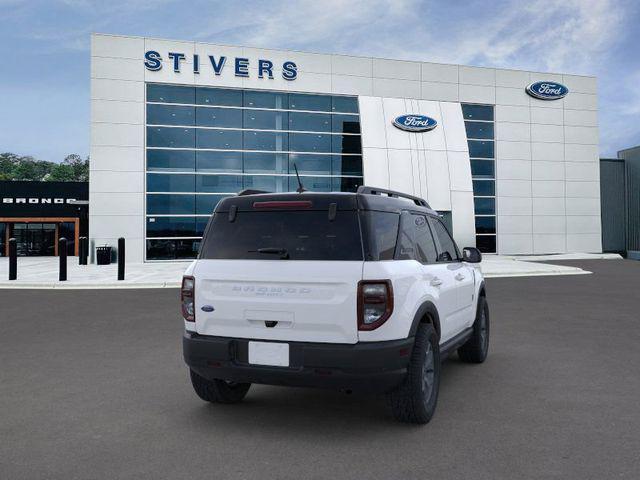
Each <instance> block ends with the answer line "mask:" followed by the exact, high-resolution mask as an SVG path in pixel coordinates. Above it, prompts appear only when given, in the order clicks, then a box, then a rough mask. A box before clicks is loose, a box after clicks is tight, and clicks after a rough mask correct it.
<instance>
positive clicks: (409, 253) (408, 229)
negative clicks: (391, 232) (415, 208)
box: [394, 212, 417, 260]
mask: <svg viewBox="0 0 640 480" xmlns="http://www.w3.org/2000/svg"><path fill="white" fill-rule="evenodd" d="M400 219H401V220H400V231H399V232H398V245H397V247H396V254H395V256H394V258H395V259H396V260H417V258H416V249H415V226H414V224H413V215H411V214H410V213H409V212H403V213H402V215H401V217H400Z"/></svg>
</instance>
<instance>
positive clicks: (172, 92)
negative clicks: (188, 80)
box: [147, 83, 195, 105]
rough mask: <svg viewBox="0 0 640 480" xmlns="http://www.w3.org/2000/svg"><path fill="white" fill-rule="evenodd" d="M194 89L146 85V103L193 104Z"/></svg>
mask: <svg viewBox="0 0 640 480" xmlns="http://www.w3.org/2000/svg"><path fill="white" fill-rule="evenodd" d="M194 100H195V88H194V87H180V86H176V85H155V84H151V83H150V84H147V101H148V102H163V103H189V104H192V105H193V103H194Z"/></svg>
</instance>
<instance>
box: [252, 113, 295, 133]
mask: <svg viewBox="0 0 640 480" xmlns="http://www.w3.org/2000/svg"><path fill="white" fill-rule="evenodd" d="M243 126H244V128H254V129H257V130H287V112H277V111H273V112H270V111H267V110H245V111H244V123H243Z"/></svg>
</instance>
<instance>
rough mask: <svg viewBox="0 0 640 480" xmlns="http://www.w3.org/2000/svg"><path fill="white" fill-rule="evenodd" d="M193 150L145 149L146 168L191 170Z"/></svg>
mask: <svg viewBox="0 0 640 480" xmlns="http://www.w3.org/2000/svg"><path fill="white" fill-rule="evenodd" d="M194 168H195V152H194V151H193V150H147V170H166V171H193V169H194Z"/></svg>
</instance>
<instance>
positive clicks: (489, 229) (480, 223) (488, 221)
mask: <svg viewBox="0 0 640 480" xmlns="http://www.w3.org/2000/svg"><path fill="white" fill-rule="evenodd" d="M476 233H496V217H476Z"/></svg>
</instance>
